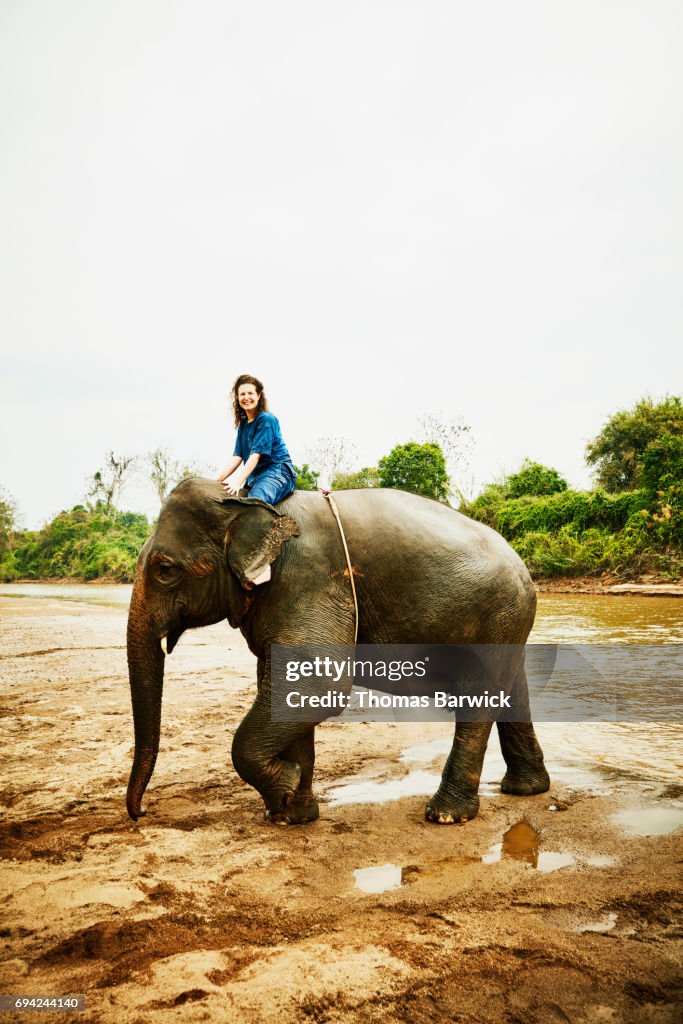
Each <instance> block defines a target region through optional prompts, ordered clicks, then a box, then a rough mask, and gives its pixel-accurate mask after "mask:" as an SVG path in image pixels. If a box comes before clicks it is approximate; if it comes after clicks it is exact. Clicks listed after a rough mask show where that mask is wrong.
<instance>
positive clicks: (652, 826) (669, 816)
mask: <svg viewBox="0 0 683 1024" xmlns="http://www.w3.org/2000/svg"><path fill="white" fill-rule="evenodd" d="M612 820H613V821H614V822H616V824H617V825H621V827H622V828H623V829H624V831H626V832H630V834H631V835H634V836H667V835H669V833H670V832H675V831H676V829H678V828H680V827H681V825H683V807H642V808H640V810H637V811H621V812H620V813H619V814H615V815H614V817H613V818H612Z"/></svg>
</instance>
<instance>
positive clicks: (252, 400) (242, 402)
mask: <svg viewBox="0 0 683 1024" xmlns="http://www.w3.org/2000/svg"><path fill="white" fill-rule="evenodd" d="M259 398H260V395H259V393H258V391H257V390H256V388H255V387H254V385H253V384H240V386H239V388H238V389H237V401H238V403H239V407H240V409H244V411H245V412H246V414H247V416H251V415H252V414H253V413H255V412H256V407H257V405H258V403H259Z"/></svg>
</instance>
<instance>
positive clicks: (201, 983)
mask: <svg viewBox="0 0 683 1024" xmlns="http://www.w3.org/2000/svg"><path fill="white" fill-rule="evenodd" d="M0 616H1V623H2V641H1V643H2V647H1V660H0V672H1V675H2V695H3V730H4V735H5V737H6V740H5V743H4V744H3V750H2V778H3V792H2V798H1V799H2V812H3V814H2V826H1V839H2V861H1V862H0V878H1V882H0V885H1V895H0V899H1V907H2V922H1V924H0V936H1V939H0V942H1V945H2V958H3V961H4V962H3V963H2V965H1V969H0V970H1V980H0V991H1V992H4V993H22V994H23V993H33V994H40V995H53V996H54V995H67V994H73V993H84V994H85V997H86V1004H87V1008H86V1010H85V1011H84V1012H82V1013H78V1014H76V1015H75V1017H73V1016H71V1015H68V1016H67V1015H65V1014H60V1013H47V1014H45V1013H43V1014H40V1015H39V1014H37V1013H21V1014H18V1013H14V1012H7V1013H3V1014H2V1015H1V1017H0V1019H6V1020H41V1021H45V1020H46V1019H47V1020H49V1019H52V1020H55V1019H57V1020H69V1019H76V1020H85V1021H106V1022H109V1021H112V1022H113V1021H116V1022H117V1024H129V1022H130V1024H133V1022H155V1021H162V1020H163V1021H171V1020H177V1021H183V1022H186V1021H190V1022H192V1021H203V1020H211V1021H248V1022H251V1021H255V1022H256V1021H258V1022H266V1024H270V1022H275V1021H278V1022H290V1021H292V1022H299V1021H301V1022H330V1024H332V1022H344V1024H347V1022H348V1024H351V1022H354V1024H356V1022H361V1024H362V1022H366V1021H367V1022H378V1024H379V1022H390V1021H392V1022H393V1021H406V1022H415V1024H421V1022H425V1024H426V1022H427V1021H435V1020H436V1021H463V1022H465V1021H466V1022H470V1021H472V1022H475V1021H481V1022H519V1024H522V1022H523V1024H535V1022H538V1024H546V1022H550V1024H552V1022H567V1021H571V1022H576V1024H583V1022H586V1024H589V1022H596V1024H597V1022H601V1024H602V1022H620V1021H628V1022H630V1021H634V1022H641V1021H642V1022H646V1021H647V1022H653V1024H654V1022H657V1024H665V1022H673V1021H678V1020H680V1019H681V1012H682V1010H681V987H680V976H681V970H680V967H681V950H682V943H681V938H682V931H681V918H680V909H681V888H680V883H681V862H682V856H681V842H680V835H681V833H680V831H679V832H678V833H675V832H674V833H670V834H668V835H650V836H637V835H633V834H631V833H629V832H628V831H626V830H625V829H624V828H622V827H621V825H620V824H619V823H618V822H617V820H615V814H617V813H618V812H623V811H628V810H634V809H636V810H637V809H638V808H648V809H649V810H650V811H652V810H653V809H654V810H655V811H656V810H657V809H658V808H661V809H664V810H665V811H666V808H669V809H670V808H671V806H672V805H677V806H681V804H680V796H681V793H680V791H679V790H677V789H676V788H675V787H673V786H672V785H671V783H670V782H668V783H667V782H666V781H664V780H656V779H647V778H643V777H642V776H631V775H630V774H629V771H628V750H627V749H625V750H624V769H623V771H614V770H612V771H611V772H610V774H609V776H605V774H604V770H603V773H602V786H601V787H597V788H592V789H591V788H590V787H588V788H583V789H582V788H580V787H574V788H572V786H571V779H570V780H569V781H567V776H566V775H563V776H562V778H563V779H564V781H561V782H560V781H555V782H554V783H553V786H552V788H551V791H550V793H549V794H544V795H542V796H538V797H532V798H515V797H506V796H502V795H496V789H495V785H494V783H496V782H497V781H498V780H499V778H500V774H499V771H498V762H497V761H495V762H494V763H493V767H487V768H485V772H484V777H483V781H484V782H485V783H486V785H485V786H484V796H483V798H482V807H481V812H480V815H479V817H478V818H477V819H476V820H475V821H473V822H470V823H469V824H467V825H465V826H457V827H440V826H435V825H427V824H426V823H425V822H424V821H423V807H424V802H425V800H424V797H423V796H410V797H406V798H403V799H400V800H396V801H392V802H385V803H381V804H368V803H356V804H346V805H344V804H336V803H334V802H333V801H332V800H331V799H330V797H331V795H332V794H333V789H334V787H336V786H338V785H339V784H340V782H343V781H344V780H346V779H347V778H348V777H350V778H351V779H356V780H357V779H358V778H359V777H362V778H365V779H375V780H377V781H380V782H382V781H386V780H389V779H399V778H401V777H402V776H406V775H407V774H409V773H410V772H411V771H414V770H415V768H416V766H415V764H410V763H407V762H405V761H401V760H400V756H401V752H402V751H405V749H406V748H407V747H410V746H411V745H414V744H417V743H421V742H424V741H426V740H431V739H434V738H436V737H440V736H444V735H446V734H447V733H448V731H449V727H448V725H445V726H444V725H443V724H434V725H428V726H425V725H405V724H401V725H399V724H378V723H374V724H365V725H364V724H355V725H341V724H330V723H328V724H325V725H323V726H322V727H321V728H320V729H319V731H318V746H317V749H318V762H317V779H318V791H319V794H320V795H321V796H322V816H321V819H320V821H318V822H316V823H315V824H313V825H309V826H306V827H302V828H290V829H286V828H285V829H283V828H277V827H275V826H272V825H270V824H268V823H266V822H265V821H264V819H263V813H262V808H261V806H260V801H259V798H258V796H257V794H256V793H255V792H254V791H252V790H251V789H249V788H248V787H247V786H246V785H244V784H243V783H242V782H241V781H240V779H239V778H238V777H237V776H236V775H235V773H234V771H233V769H232V765H231V763H230V755H229V750H230V739H231V735H232V732H233V731H234V729H235V726H236V724H237V723H238V721H239V720H240V717H241V716H242V714H243V713H244V712H245V710H246V709H247V708H248V706H249V704H250V702H251V700H252V696H253V693H254V678H253V676H254V673H253V658H252V656H251V655H250V654H249V652H248V650H247V649H246V647H245V645H244V644H243V642H242V640H241V637H240V636H239V634H237V633H233V632H232V631H230V630H229V628H228V627H227V625H220V626H214V627H211V628H210V629H206V630H203V631H201V632H197V633H193V634H190V635H186V636H185V637H184V638H183V639H182V640H181V643H180V645H179V646H178V648H177V649H176V651H175V652H174V654H173V655H172V657H171V658H169V659H168V660H167V679H166V687H165V696H164V704H165V706H164V718H163V735H162V749H161V753H160V756H159V762H158V766H157V770H156V772H155V775H154V777H153V780H152V783H151V787H150V791H149V798H148V806H149V813H148V816H147V817H146V818H145V819H143V820H142V821H141V822H140V823H139V824H137V825H136V824H133V823H132V822H131V821H129V820H128V819H127V817H126V814H125V807H124V791H125V784H126V781H127V775H128V770H129V765H130V757H131V751H132V748H131V738H132V723H131V715H130V708H129V697H128V684H127V677H126V664H125V649H124V635H125V612H123V611H121V610H119V609H114V608H104V607H103V608H97V607H91V606H87V605H82V604H68V603H66V602H59V603H58V602H53V601H48V600H42V601H38V600H30V599H23V600H20V599H8V598H0ZM552 728H554V726H548V725H546V726H543V727H541V728H540V729H539V734H540V736H541V738H543V736H544V732H545V733H546V734H547V733H548V731H549V730H550V729H552ZM584 728H586V726H584ZM493 742H496V741H495V739H494V741H493ZM440 760H442V758H440V759H437V760H435V761H434V762H432V763H431V764H429V763H427V764H421V765H419V766H418V767H419V770H420V771H429V772H439V771H440V768H441V764H440ZM548 762H549V763H548V767H549V770H550V773H551V777H552V776H553V761H552V759H550V758H549V759H548ZM326 794H327V799H326ZM551 808H554V809H551ZM520 822H525V823H527V825H528V827H527V825H522V826H520V828H518V829H515V830H514V831H513V833H511V834H508V837H507V839H505V840H504V839H503V837H504V835H505V833H508V832H509V830H510V828H511V827H512V826H515V825H517V824H518V823H520ZM515 839H516V843H515ZM501 843H503V850H502V856H501V849H500V844H501ZM534 847H536V848H534ZM539 851H540V854H541V855H543V854H548V855H549V854H552V853H554V854H556V856H555V858H554V860H553V858H552V857H550V856H548V857H547V858H546V861H547V863H546V866H554V867H555V870H550V871H548V870H538V867H540V866H543V864H542V861H543V857H542V856H541V858H540V859H539V857H538V855H539ZM560 855H561V856H560ZM482 858H484V859H482ZM519 858H521V859H519ZM387 863H390V864H393V865H396V866H397V867H398V868H399V869H401V878H402V884H401V885H400V887H398V888H395V889H393V890H391V891H387V892H384V893H380V894H372V893H368V892H364V891H362V890H361V889H359V888H357V887H356V886H355V877H354V871H355V870H356V869H359V868H365V867H371V866H379V865H383V864H387ZM534 863H536V864H537V866H536V867H534ZM558 864H559V865H561V864H564V866H558ZM584 929H588V930H584Z"/></svg>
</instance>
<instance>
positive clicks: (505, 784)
mask: <svg viewBox="0 0 683 1024" xmlns="http://www.w3.org/2000/svg"><path fill="white" fill-rule="evenodd" d="M500 788H501V790H502V791H503V793H509V794H510V795H511V796H534V795H535V794H536V793H547V792H548V790H549V789H550V776H549V775H548V773H547V771H546V770H545V767H544V766H543V765H541V767H540V768H535V769H531V770H527V771H520V772H517V773H513V772H511V771H510V770H509V769H508V771H507V772H506V773H505V776H504V778H503V781H502V782H501V784H500Z"/></svg>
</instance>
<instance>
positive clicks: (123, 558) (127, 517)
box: [0, 502, 151, 583]
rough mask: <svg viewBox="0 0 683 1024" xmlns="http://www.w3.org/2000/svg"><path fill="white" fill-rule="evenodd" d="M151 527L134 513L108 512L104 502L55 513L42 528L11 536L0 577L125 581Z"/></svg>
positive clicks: (0, 569) (133, 571)
mask: <svg viewBox="0 0 683 1024" xmlns="http://www.w3.org/2000/svg"><path fill="white" fill-rule="evenodd" d="M150 532H151V526H150V524H149V523H148V521H147V517H146V516H144V515H140V514H138V513H136V512H120V513H118V514H115V513H114V512H112V511H109V510H108V509H107V507H106V505H105V503H104V502H97V504H96V505H95V507H94V508H92V509H87V508H84V507H83V505H76V506H74V508H72V509H71V511H70V512H60V513H59V515H58V516H56V517H55V518H54V519H53V520H52V522H51V523H48V524H47V525H46V526H44V527H43V529H42V530H36V531H32V530H26V531H24V532H23V533H21V534H18V535H17V540H16V544H15V547H14V550H13V551H12V552H11V553H9V554H5V555H4V556H3V557H0V579H2V580H5V581H6V580H13V579H84V580H94V579H99V578H101V577H106V578H107V579H111V580H115V581H116V582H120V583H128V582H130V581H131V580H132V579H133V575H134V573H135V563H136V561H137V556H138V552H139V551H140V548H141V547H142V545H143V544H144V543H145V541H146V540H147V537H148V536H149V534H150Z"/></svg>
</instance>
